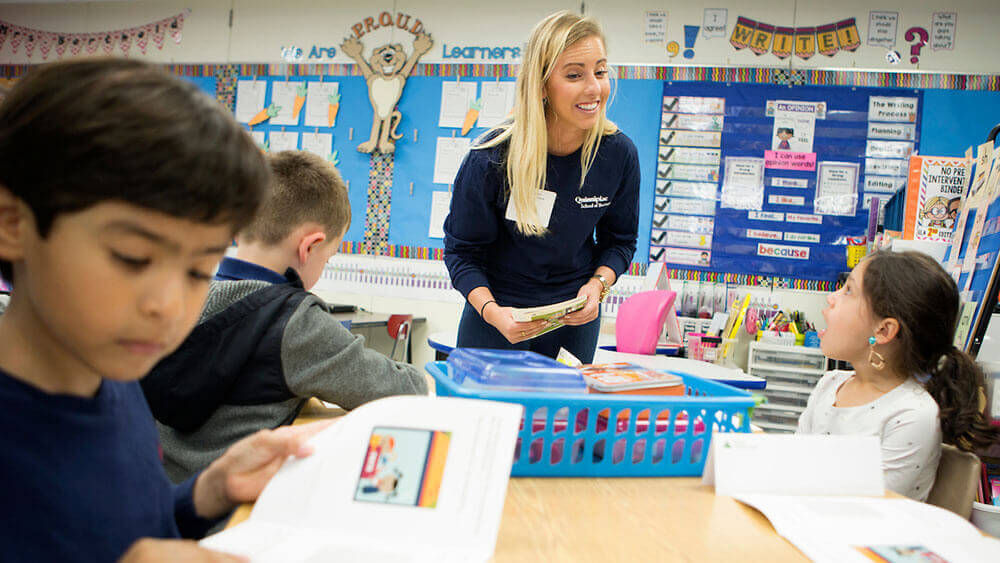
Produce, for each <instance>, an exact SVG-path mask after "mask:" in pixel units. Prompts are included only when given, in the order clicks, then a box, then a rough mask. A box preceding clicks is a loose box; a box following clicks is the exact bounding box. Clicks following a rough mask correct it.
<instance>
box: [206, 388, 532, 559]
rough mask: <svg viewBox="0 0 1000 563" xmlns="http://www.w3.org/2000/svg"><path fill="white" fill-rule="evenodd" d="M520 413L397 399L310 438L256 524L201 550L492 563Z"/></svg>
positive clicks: (450, 401)
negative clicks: (310, 451)
mask: <svg viewBox="0 0 1000 563" xmlns="http://www.w3.org/2000/svg"><path fill="white" fill-rule="evenodd" d="M522 410H523V409H522V407H521V406H520V405H515V404H510V403H500V402H493V401H478V400H474V399H461V398H447V397H418V396H397V397H388V398H385V399H379V400H376V401H372V402H370V403H367V404H365V405H362V406H361V407H358V408H357V409H355V410H353V411H351V412H350V413H348V414H347V415H345V416H344V417H342V418H341V419H339V420H338V421H337V422H336V423H335V424H333V425H332V426H330V427H329V428H326V429H324V430H323V431H322V432H320V433H318V434H317V435H316V436H314V437H313V438H312V439H311V440H310V442H309V443H310V444H311V445H312V446H313V447H314V453H313V454H312V455H311V456H309V457H306V458H303V459H290V460H288V461H286V462H285V464H284V465H283V466H282V468H281V469H280V470H279V471H278V473H277V474H276V475H275V476H274V478H272V479H271V481H270V482H269V483H268V484H267V486H266V487H265V488H264V490H263V492H261V494H260V497H259V498H258V499H257V502H256V503H255V504H254V507H253V512H252V513H251V514H250V517H249V518H248V519H247V520H246V521H245V522H242V523H240V524H237V525H236V526H233V527H232V528H230V529H227V530H225V531H223V532H221V533H218V534H215V535H213V536H209V537H207V538H205V539H204V540H202V541H201V544H202V545H203V546H204V547H207V548H209V549H215V550H218V551H224V552H228V553H233V554H236V555H242V556H245V557H249V558H250V560H251V561H254V562H271V561H274V562H277V561H282V562H285V561H434V562H435V563H441V562H443V561H487V560H489V559H490V558H491V557H492V556H493V551H494V549H495V547H496V540H497V532H498V531H499V528H500V516H501V513H502V512H503V503H504V498H505V496H506V492H507V480H508V478H509V476H510V468H511V458H512V456H513V452H514V443H515V441H516V439H517V432H518V426H519V424H520V420H521V413H522Z"/></svg>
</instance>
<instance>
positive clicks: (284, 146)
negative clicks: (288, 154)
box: [269, 131, 299, 152]
mask: <svg viewBox="0 0 1000 563" xmlns="http://www.w3.org/2000/svg"><path fill="white" fill-rule="evenodd" d="M269 137H270V145H271V152H281V151H294V150H298V148H299V134H298V133H295V132H292V131H287V132H286V131H271V133H270V135H269Z"/></svg>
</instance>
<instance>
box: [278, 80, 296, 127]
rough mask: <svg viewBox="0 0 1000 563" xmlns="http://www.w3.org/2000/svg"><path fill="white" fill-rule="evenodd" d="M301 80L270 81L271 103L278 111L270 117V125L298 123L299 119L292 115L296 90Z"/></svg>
mask: <svg viewBox="0 0 1000 563" xmlns="http://www.w3.org/2000/svg"><path fill="white" fill-rule="evenodd" d="M301 84H302V83H301V82H272V83H271V105H272V106H276V108H277V110H278V113H277V115H275V116H274V117H272V118H271V125H298V122H299V120H298V119H295V117H294V116H293V115H292V109H293V107H294V105H295V96H296V91H297V89H298V87H299V86H301Z"/></svg>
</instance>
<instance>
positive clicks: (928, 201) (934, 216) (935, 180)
mask: <svg viewBox="0 0 1000 563" xmlns="http://www.w3.org/2000/svg"><path fill="white" fill-rule="evenodd" d="M965 174H966V167H965V159H962V158H945V157H937V156H919V155H918V156H911V157H910V169H909V176H908V179H907V182H906V210H905V214H904V217H903V238H904V239H907V240H925V241H932V242H951V232H952V229H954V227H955V223H956V221H957V220H958V210H959V207H961V203H962V192H963V190H964V189H965Z"/></svg>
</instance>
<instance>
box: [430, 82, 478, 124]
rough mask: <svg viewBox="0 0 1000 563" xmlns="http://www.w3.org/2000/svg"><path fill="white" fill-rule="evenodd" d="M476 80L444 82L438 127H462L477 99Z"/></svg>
mask: <svg viewBox="0 0 1000 563" xmlns="http://www.w3.org/2000/svg"><path fill="white" fill-rule="evenodd" d="M476 84H477V83H476V82H442V83H441V114H440V116H439V118H438V127H461V126H462V123H463V122H465V114H466V113H468V111H469V106H470V105H471V104H472V102H473V101H474V100H475V99H476Z"/></svg>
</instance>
